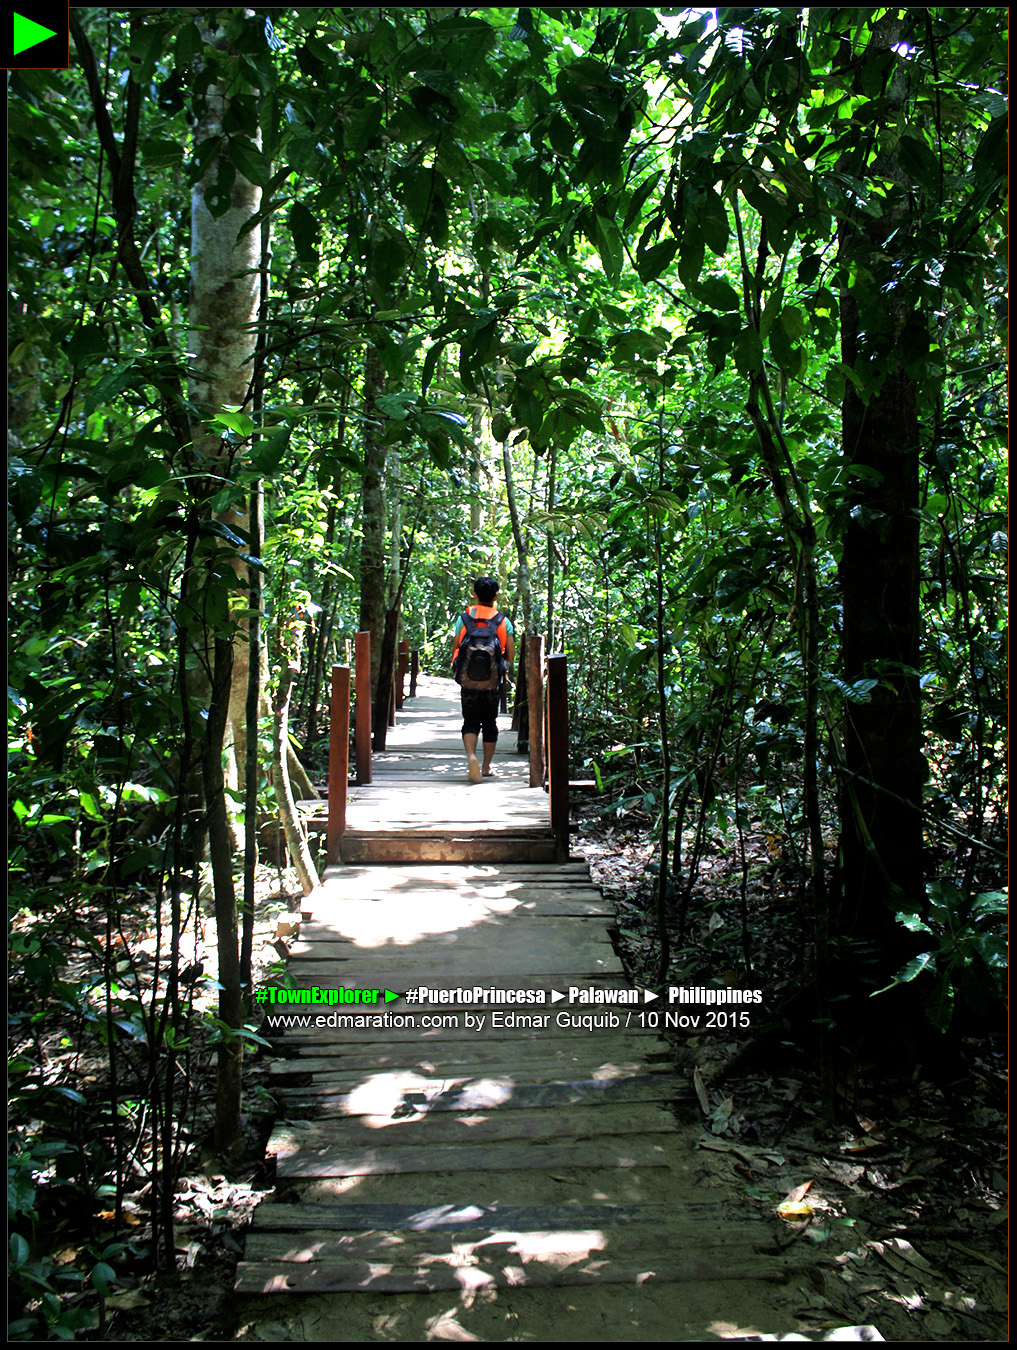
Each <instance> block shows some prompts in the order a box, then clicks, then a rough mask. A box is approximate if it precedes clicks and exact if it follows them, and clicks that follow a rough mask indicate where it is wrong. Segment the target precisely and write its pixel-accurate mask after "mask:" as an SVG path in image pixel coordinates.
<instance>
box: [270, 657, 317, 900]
mask: <svg viewBox="0 0 1017 1350" xmlns="http://www.w3.org/2000/svg"><path fill="white" fill-rule="evenodd" d="M299 673H300V666H299V664H298V662H297V661H296V660H294V659H291V658H290V657H286V658H284V663H283V669H282V672H281V673H280V675H279V688H278V690H277V691H276V698H275V706H274V712H275V718H274V721H273V738H272V743H273V749H274V752H275V753H274V768H275V775H276V777H275V796H276V803H277V805H278V807H279V819H280V820H281V821H282V827H283V832H284V833H285V835H286V847H287V848H288V849H289V853H290V858H291V860H292V862H293V866H294V867H295V868H296V869H297V875H298V876H299V877H300V885H301V888H302V889H303V892H304V894H305V895H310V894H311V893H312V892H313V891H316V890H317V889H318V887H319V885H320V884H321V883H320V882H319V880H318V873H317V869H316V868H315V866H314V861H313V859H312V858H311V854H310V850H309V849H308V847H307V840H306V839H305V838H304V834H303V831H302V830H301V828H300V822H299V821H298V820H297V806H296V802H295V801H294V799H293V789H292V787H291V786H290V775H289V769H288V767H287V754H286V751H287V750H288V748H289V711H290V690H291V689H292V688H293V681H294V680H295V679H296V677H297V675H299Z"/></svg>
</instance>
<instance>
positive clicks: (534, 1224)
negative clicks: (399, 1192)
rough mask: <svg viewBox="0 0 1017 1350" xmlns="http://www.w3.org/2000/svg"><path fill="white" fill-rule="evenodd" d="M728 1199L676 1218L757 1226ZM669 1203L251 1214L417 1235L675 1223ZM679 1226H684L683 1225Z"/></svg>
mask: <svg viewBox="0 0 1017 1350" xmlns="http://www.w3.org/2000/svg"><path fill="white" fill-rule="evenodd" d="M730 1209H731V1205H730V1201H728V1200H703V1201H690V1202H689V1203H688V1204H686V1205H685V1206H684V1207H683V1211H682V1214H681V1216H680V1217H681V1219H683V1220H686V1221H687V1222H688V1223H690V1224H694V1225H695V1227H696V1229H697V1237H701V1236H702V1232H703V1229H704V1227H705V1226H709V1228H714V1227H720V1225H722V1224H723V1225H725V1226H730V1227H741V1226H743V1225H745V1226H750V1227H752V1228H754V1229H757V1228H758V1227H759V1224H758V1221H757V1220H756V1219H755V1218H752V1219H748V1220H743V1219H741V1218H739V1219H733V1218H732V1217H731V1213H730ZM676 1217H677V1216H676V1215H675V1211H674V1206H673V1205H609V1204H608V1205H585V1204H578V1205H573V1204H560V1205H481V1204H465V1205H451V1204H443V1203H440V1204H436V1205H431V1206H421V1205H411V1204H397V1203H388V1204H384V1203H375V1204H343V1203H337V1204H325V1203H323V1202H319V1203H317V1204H308V1205H278V1204H272V1203H271V1202H266V1203H264V1204H261V1205H259V1206H258V1208H257V1209H256V1210H255V1213H254V1219H253V1222H254V1225H255V1226H256V1227H257V1228H259V1229H261V1230H263V1231H265V1232H277V1233H281V1232H293V1233H301V1232H316V1231H318V1230H319V1229H321V1228H324V1227H326V1224H327V1227H328V1230H329V1232H331V1233H342V1232H350V1233H355V1232H363V1231H369V1230H372V1229H381V1230H388V1231H392V1230H393V1229H411V1230H415V1231H417V1232H421V1233H434V1232H459V1231H461V1230H470V1231H476V1230H477V1229H488V1230H497V1229H499V1228H502V1229H504V1228H513V1229H517V1230H529V1231H533V1230H535V1229H536V1230H542V1231H546V1232H558V1231H560V1230H562V1229H565V1230H574V1229H577V1228H601V1229H602V1228H611V1229H618V1228H622V1227H625V1226H627V1225H629V1224H656V1225H659V1226H660V1227H661V1228H664V1227H667V1226H669V1225H674V1224H675V1223H676ZM682 1226H684V1225H682Z"/></svg>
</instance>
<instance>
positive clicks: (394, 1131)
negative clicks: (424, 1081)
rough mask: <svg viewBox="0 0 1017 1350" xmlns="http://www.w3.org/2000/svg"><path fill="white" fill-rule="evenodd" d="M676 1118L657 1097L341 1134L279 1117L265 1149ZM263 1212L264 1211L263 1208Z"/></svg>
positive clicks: (444, 1118) (606, 1126) (646, 1125)
mask: <svg viewBox="0 0 1017 1350" xmlns="http://www.w3.org/2000/svg"><path fill="white" fill-rule="evenodd" d="M673 1129H674V1117H673V1116H672V1114H671V1112H670V1111H669V1110H668V1108H667V1107H666V1106H662V1105H660V1104H658V1103H655V1102H649V1103H635V1104H633V1103H625V1104H623V1105H621V1106H602V1105H598V1106H570V1107H569V1108H568V1109H567V1110H561V1109H558V1110H552V1111H539V1110H538V1111H493V1112H491V1113H490V1114H484V1113H483V1112H473V1113H470V1114H467V1115H462V1116H456V1115H451V1114H447V1113H445V1114H443V1113H442V1112H440V1111H439V1112H435V1113H434V1114H431V1113H428V1114H427V1115H425V1116H415V1117H413V1118H410V1119H402V1118H399V1117H396V1118H395V1119H394V1120H388V1121H386V1122H385V1123H384V1124H379V1123H378V1121H377V1119H372V1120H371V1121H370V1123H367V1122H365V1121H362V1120H360V1119H357V1118H352V1117H351V1118H350V1119H349V1120H345V1121H344V1122H343V1126H342V1132H341V1135H338V1137H337V1131H336V1126H335V1121H334V1120H327V1121H324V1122H321V1121H311V1120H295V1121H289V1122H288V1121H277V1122H276V1125H275V1127H274V1128H273V1130H272V1134H271V1137H270V1138H269V1141H268V1144H267V1146H266V1153H268V1154H270V1155H274V1156H275V1157H277V1158H285V1157H290V1156H291V1155H293V1154H296V1153H300V1152H303V1151H306V1150H309V1149H326V1148H331V1147H334V1146H337V1145H338V1144H339V1142H340V1140H341V1143H342V1147H343V1148H374V1149H379V1148H387V1147H388V1146H389V1145H390V1144H406V1143H413V1144H459V1143H471V1144H472V1143H494V1142H501V1143H503V1142H506V1141H508V1140H512V1139H515V1140H523V1139H554V1140H557V1141H558V1142H561V1141H562V1140H565V1139H595V1138H597V1137H598V1136H602V1135H608V1136H610V1137H611V1138H616V1137H620V1136H622V1135H628V1134H667V1133H668V1132H669V1131H671V1130H673ZM259 1212H260V1211H259Z"/></svg>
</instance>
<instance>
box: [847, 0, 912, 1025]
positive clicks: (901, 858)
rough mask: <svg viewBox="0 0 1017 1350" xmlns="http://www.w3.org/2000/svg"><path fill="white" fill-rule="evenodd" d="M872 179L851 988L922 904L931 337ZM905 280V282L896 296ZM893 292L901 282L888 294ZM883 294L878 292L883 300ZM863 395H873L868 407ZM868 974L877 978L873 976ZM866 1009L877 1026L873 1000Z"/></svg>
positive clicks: (887, 21)
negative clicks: (911, 337)
mask: <svg viewBox="0 0 1017 1350" xmlns="http://www.w3.org/2000/svg"><path fill="white" fill-rule="evenodd" d="M905 35H906V29H905V26H904V24H903V23H902V22H901V20H900V19H899V18H898V12H897V11H891V12H890V14H888V15H887V16H886V17H885V18H884V19H881V20H880V21H878V22H877V23H876V25H875V26H874V29H873V36H872V39H871V42H870V45H869V48H868V49H867V52H866V55H867V56H868V55H870V54H872V55H886V54H888V53H889V52H890V51H891V50H893V49H895V48H897V46H898V45H899V44H900V43H901V42H902V41H903V40H904V37H905ZM905 64H906V63H905V62H903V60H901V59H898V61H897V67H898V68H897V70H896V73H895V74H893V75H892V76H891V83H890V85H889V88H888V93H887V100H888V102H889V103H890V104H891V106H895V107H898V108H900V109H903V107H904V104H905V101H906V99H907V91H908V86H907V79H906V71H905V70H904V69H903V67H904V65H905ZM871 172H872V174H873V176H874V177H878V178H880V179H882V180H884V181H887V180H889V181H891V182H893V183H894V184H895V186H896V187H897V188H898V190H897V191H896V192H895V193H894V195H893V196H892V197H891V198H889V199H888V205H887V208H886V210H885V212H884V214H883V215H882V216H881V217H879V218H878V219H877V218H872V217H865V218H864V219H865V224H864V228H863V227H861V226H859V225H853V224H846V225H845V226H844V227H843V230H842V234H841V250H842V258H843V260H844V262H845V263H846V264H847V265H848V267H858V268H860V269H862V271H863V272H864V271H866V270H869V269H871V270H872V271H873V273H874V275H875V276H876V277H877V278H884V279H885V284H884V285H883V286H880V287H878V290H879V292H880V293H879V295H878V303H873V302H872V301H870V303H869V309H868V310H867V311H866V312H865V313H864V314H860V313H859V309H858V304H857V303H856V296H855V292H854V291H850V290H849V291H846V292H845V294H844V295H843V296H842V302H841V334H842V337H841V341H842V349H843V358H844V362H845V364H846V365H847V366H848V367H850V368H851V369H852V370H853V371H855V373H856V375H857V377H858V379H859V381H860V383H861V384H862V386H863V392H862V394H860V393H859V391H858V389H857V388H856V387H855V385H854V384H853V383H849V384H848V386H847V391H846V395H845V398H844V405H843V420H842V427H843V455H844V461H845V464H846V465H847V474H848V483H849V485H850V492H851V497H850V500H849V502H848V512H847V516H846V525H845V531H844V552H843V557H842V560H841V567H840V578H841V585H842V588H843V601H844V678H845V680H846V681H847V683H848V684H852V685H853V684H855V683H856V682H857V681H859V680H874V681H876V682H877V683H876V684H875V685H874V687H873V688H872V690H871V694H870V696H869V698H868V700H867V701H864V702H857V701H851V700H849V701H848V702H847V703H846V706H845V736H844V770H845V772H844V784H843V792H842V811H841V850H842V862H843V882H844V914H843V918H842V923H841V929H842V931H843V933H844V934H845V935H846V936H849V937H851V938H853V939H854V942H855V948H854V956H853V959H852V960H851V962H850V964H851V966H852V967H854V970H853V977H852V983H854V982H855V979H857V980H861V981H862V982H868V983H870V984H871V982H872V981H878V982H879V983H878V984H877V986H876V987H879V985H881V984H885V983H886V981H887V979H888V978H892V976H893V975H894V974H895V973H896V971H897V969H898V968H899V966H900V964H901V963H902V962H903V960H904V959H905V957H906V954H907V952H908V950H909V944H908V941H907V934H906V932H905V931H904V930H903V929H902V928H901V927H900V926H899V925H898V924H897V923H896V922H895V914H896V912H897V911H898V910H900V909H911V910H918V909H921V908H922V907H923V905H924V877H923V857H922V848H923V841H922V785H923V781H924V776H925V761H924V759H923V756H922V723H921V702H920V695H919V683H918V680H919V677H918V671H917V665H918V660H919V637H920V611H919V575H920V564H919V548H918V544H919V521H918V511H919V505H920V481H919V436H920V432H919V419H918V389H917V384H916V382H915V379H914V378H913V376H912V375H910V374H909V373H908V371H907V370H906V369H905V368H904V365H903V363H902V361H901V347H902V336H903V334H904V332H905V329H906V328H908V327H909V326H913V327H914V328H915V329H919V328H922V327H924V323H925V321H924V319H923V318H922V316H921V314H920V310H919V307H918V302H917V299H916V297H915V296H914V294H913V293H911V285H910V283H909V281H908V280H907V278H906V273H905V272H902V271H901V272H899V271H898V270H897V269H896V264H895V258H896V257H898V256H901V257H903V256H904V255H905V254H907V256H910V252H911V245H910V243H909V234H908V232H909V229H910V228H911V224H912V213H913V210H914V199H913V191H912V188H911V185H910V184H909V183H908V182H907V179H906V175H905V173H904V171H903V168H902V165H901V163H900V162H899V158H898V152H897V151H896V150H892V151H891V152H890V154H889V155H887V154H883V155H880V156H879V158H878V159H877V160H876V162H875V163H874V164H873V166H872V169H871ZM898 278H903V279H902V280H901V282H900V284H899V285H898V284H896V280H897V279H898ZM891 280H892V281H894V284H892V285H891V284H890V282H891ZM872 290H873V291H875V290H876V288H875V287H873V288H872ZM863 395H864V397H863ZM866 963H867V964H868V969H866ZM864 1007H865V1008H866V1009H867V1011H869V1012H870V1013H872V1014H873V1016H874V1017H876V1018H879V1017H883V1016H885V1013H886V1010H885V1007H880V1008H877V1007H876V1006H875V1005H873V1004H872V1003H871V1002H870V1001H869V1000H868V999H867V998H865V999H864Z"/></svg>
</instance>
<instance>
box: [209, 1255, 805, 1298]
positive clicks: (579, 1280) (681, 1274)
mask: <svg viewBox="0 0 1017 1350" xmlns="http://www.w3.org/2000/svg"><path fill="white" fill-rule="evenodd" d="M392 1255H393V1251H391V1250H390V1251H389V1253H388V1259H387V1260H385V1261H383V1262H369V1261H359V1262H358V1261H353V1260H351V1261H347V1262H342V1261H335V1262H327V1263H326V1262H323V1261H311V1262H307V1263H297V1262H287V1261H242V1262H241V1263H240V1264H239V1265H238V1266H237V1277H236V1283H235V1285H234V1288H235V1289H236V1291H237V1292H238V1293H242V1294H251V1293H259V1294H270V1293H295V1294H298V1293H299V1294H316V1293H356V1292H361V1291H370V1292H372V1293H401V1294H412V1293H425V1292H427V1293H438V1292H445V1291H448V1292H454V1293H457V1294H461V1293H462V1291H463V1289H464V1288H468V1289H471V1290H474V1291H477V1292H479V1291H480V1290H485V1289H486V1290H495V1289H526V1288H531V1289H532V1288H543V1289H547V1288H563V1287H564V1288H567V1287H572V1286H582V1285H589V1284H623V1285H634V1286H639V1287H642V1286H644V1285H648V1284H684V1283H699V1282H717V1281H725V1280H734V1281H737V1282H739V1283H743V1282H745V1281H747V1280H753V1281H779V1280H780V1279H782V1278H784V1272H783V1267H782V1266H780V1265H779V1263H777V1262H773V1263H764V1262H763V1261H762V1259H761V1258H759V1257H754V1256H742V1257H741V1259H730V1257H729V1255H728V1254H725V1253H717V1254H709V1255H706V1256H698V1255H696V1254H695V1253H694V1252H693V1253H689V1252H685V1253H676V1254H674V1255H673V1256H671V1255H669V1256H667V1257H665V1258H661V1259H653V1258H652V1256H649V1257H648V1258H647V1259H646V1260H644V1261H638V1260H636V1259H634V1258H631V1257H630V1258H628V1259H620V1260H613V1259H610V1258H604V1257H602V1256H599V1255H591V1256H590V1257H589V1258H588V1259H587V1260H585V1261H582V1262H580V1261H577V1262H575V1263H574V1264H572V1265H568V1266H566V1267H564V1268H563V1267H562V1266H561V1265H560V1264H559V1262H560V1257H559V1258H558V1259H557V1260H556V1259H555V1257H554V1256H552V1258H551V1259H550V1260H549V1261H547V1262H538V1261H532V1260H531V1261H527V1262H525V1263H521V1262H520V1261H519V1260H518V1258H516V1259H513V1258H512V1257H511V1256H507V1257H506V1259H505V1261H504V1263H499V1262H496V1261H493V1260H492V1261H489V1262H481V1261H478V1260H477V1258H476V1257H475V1256H474V1255H473V1254H472V1253H471V1254H468V1255H464V1256H459V1255H456V1254H448V1255H446V1256H444V1257H440V1258H438V1260H436V1261H434V1262H429V1261H426V1260H422V1262H421V1264H420V1265H419V1266H413V1267H399V1266H397V1265H395V1264H393V1262H392ZM771 1264H772V1267H773V1268H771Z"/></svg>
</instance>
